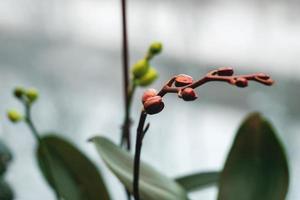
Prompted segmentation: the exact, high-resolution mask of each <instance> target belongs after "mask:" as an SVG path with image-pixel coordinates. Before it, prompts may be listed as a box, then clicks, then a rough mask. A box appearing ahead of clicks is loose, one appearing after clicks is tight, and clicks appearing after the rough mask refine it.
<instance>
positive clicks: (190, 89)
mask: <svg viewBox="0 0 300 200" xmlns="http://www.w3.org/2000/svg"><path fill="white" fill-rule="evenodd" d="M233 74H234V71H233V69H232V68H231V67H222V68H219V69H217V70H213V71H211V72H209V73H208V74H206V76H204V77H203V78H202V79H199V80H197V81H194V80H193V78H192V77H191V76H189V75H186V74H179V75H177V76H174V77H173V78H171V79H170V80H169V81H168V82H167V83H166V84H165V85H164V86H163V88H162V89H161V90H160V92H158V93H157V92H156V90H154V89H149V90H146V91H145V93H144V95H143V97H142V102H143V105H144V110H145V111H146V113H147V114H156V113H159V112H161V111H162V110H163V108H164V103H163V100H162V97H163V96H164V95H165V94H167V93H177V95H178V97H179V98H182V99H183V100H184V101H194V100H195V99H197V98H198V96H197V94H196V91H195V88H197V87H199V86H201V85H203V84H205V83H207V82H210V81H223V82H228V83H230V84H232V85H235V86H237V87H241V88H244V87H247V86H248V81H250V80H252V81H256V82H259V83H262V84H264V85H272V84H273V82H274V81H273V80H272V79H271V78H270V76H268V75H266V74H263V73H256V74H250V75H233Z"/></svg>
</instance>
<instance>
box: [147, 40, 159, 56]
mask: <svg viewBox="0 0 300 200" xmlns="http://www.w3.org/2000/svg"><path fill="white" fill-rule="evenodd" d="M161 50H162V43H160V42H153V43H152V44H151V45H150V48H149V53H150V54H152V55H155V54H159V53H160V52H161Z"/></svg>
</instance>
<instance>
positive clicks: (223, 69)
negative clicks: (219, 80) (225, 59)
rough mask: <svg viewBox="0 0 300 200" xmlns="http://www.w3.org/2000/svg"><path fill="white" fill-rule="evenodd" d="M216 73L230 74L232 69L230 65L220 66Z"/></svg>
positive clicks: (220, 74)
mask: <svg viewBox="0 0 300 200" xmlns="http://www.w3.org/2000/svg"><path fill="white" fill-rule="evenodd" d="M217 74H218V75H219V76H232V75H233V69H232V68H231V67H221V68H219V69H218V71H217Z"/></svg>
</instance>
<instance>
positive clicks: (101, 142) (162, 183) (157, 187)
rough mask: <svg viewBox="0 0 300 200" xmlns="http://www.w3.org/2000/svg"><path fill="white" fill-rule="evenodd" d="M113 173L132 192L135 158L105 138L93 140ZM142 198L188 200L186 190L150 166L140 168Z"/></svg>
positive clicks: (150, 199)
mask: <svg viewBox="0 0 300 200" xmlns="http://www.w3.org/2000/svg"><path fill="white" fill-rule="evenodd" d="M91 141H92V142H94V143H95V145H96V148H97V150H98V153H99V154H100V155H101V157H102V159H103V161H104V162H105V163H106V165H107V166H108V167H109V168H110V169H111V171H112V172H113V173H114V174H115V175H116V176H117V177H118V178H119V180H120V181H121V182H122V183H123V184H124V185H125V187H126V188H127V189H128V190H129V191H130V192H132V189H133V187H132V184H133V183H132V182H133V157H132V155H131V154H129V153H128V152H126V151H124V150H122V149H121V148H120V147H118V146H117V145H115V144H113V143H112V142H111V141H110V140H108V139H106V138H104V137H94V138H92V139H91ZM140 169H141V170H140V187H139V189H140V196H141V199H143V200H186V199H187V194H186V192H185V190H184V189H183V188H182V187H181V186H180V185H179V184H177V183H176V182H175V181H173V180H171V179H169V178H167V177H166V176H164V175H163V174H161V173H159V172H157V171H156V170H155V169H153V168H152V167H151V166H149V165H148V164H146V163H144V162H141V166H140Z"/></svg>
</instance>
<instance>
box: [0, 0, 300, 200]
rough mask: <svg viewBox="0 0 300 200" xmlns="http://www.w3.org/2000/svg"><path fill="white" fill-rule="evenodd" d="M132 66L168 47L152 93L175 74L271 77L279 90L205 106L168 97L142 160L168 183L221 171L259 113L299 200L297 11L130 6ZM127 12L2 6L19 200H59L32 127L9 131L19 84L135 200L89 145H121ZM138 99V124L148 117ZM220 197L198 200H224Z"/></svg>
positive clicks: (71, 1) (59, 3)
mask: <svg viewBox="0 0 300 200" xmlns="http://www.w3.org/2000/svg"><path fill="white" fill-rule="evenodd" d="M128 3H129V6H128V13H129V18H128V20H129V36H130V38H129V39H130V40H129V41H130V57H131V63H133V62H134V61H135V60H137V59H138V58H140V57H142V56H143V55H144V52H145V50H146V49H147V47H148V45H149V44H150V43H151V42H152V41H156V40H159V41H162V42H163V43H164V51H163V53H162V54H161V55H160V56H159V57H157V58H155V60H154V62H153V65H154V66H155V67H156V68H157V70H158V71H159V73H160V77H159V79H158V80H157V81H156V83H155V85H154V86H153V87H154V88H159V87H160V86H161V85H162V84H163V83H164V81H165V80H167V79H168V78H169V77H171V76H172V75H175V74H179V73H186V74H190V75H193V76H194V77H195V78H196V77H200V76H202V75H203V74H205V73H206V72H207V71H208V70H210V69H214V68H215V66H217V67H220V66H232V67H234V68H235V70H236V72H237V73H252V72H257V71H262V72H266V73H269V74H271V75H272V77H273V78H274V79H275V80H276V84H275V85H274V86H273V87H264V86H261V85H259V84H257V83H251V84H250V86H249V87H248V88H247V89H239V88H235V87H231V86H229V85H226V84H225V85H224V84H220V83H211V84H208V85H206V86H204V87H202V88H201V89H199V90H198V94H199V100H198V101H195V102H189V103H186V102H182V101H180V99H178V98H176V96H172V95H170V96H168V97H166V100H165V103H166V108H165V110H164V111H163V112H162V113H161V114H160V115H157V116H155V117H150V118H149V121H151V129H150V131H149V132H148V134H147V137H146V140H145V145H144V148H143V155H142V157H143V160H145V161H147V162H149V163H151V164H152V165H153V166H155V167H156V168H157V169H159V170H160V171H161V172H163V173H166V174H167V175H169V176H170V177H175V176H178V175H184V174H187V173H191V172H196V171H201V170H219V169H221V168H222V166H223V164H224V161H225V158H226V155H227V153H228V150H229V147H230V145H231V143H232V139H233V137H234V134H235V131H236V130H237V128H238V125H239V123H240V122H241V121H242V119H243V118H244V117H245V116H246V115H247V114H248V113H249V112H252V111H260V112H262V113H263V114H264V115H265V116H266V117H268V118H269V119H270V120H271V121H272V122H273V123H274V124H275V127H276V129H277V131H278V134H279V136H280V138H281V139H282V141H283V143H284V144H285V146H286V151H287V154H288V157H289V161H290V169H291V184H290V190H289V195H288V199H291V200H294V199H300V193H299V190H297V188H299V187H300V183H299V181H298V180H299V179H300V168H299V163H300V159H299V156H298V153H299V151H300V150H299V144H300V136H299V128H300V127H299V126H300V125H299V118H300V116H299V113H300V112H299V109H300V108H299V96H300V94H299V93H300V92H299V85H300V76H299V75H300V66H299V55H300V37H299V35H300V22H299V13H298V10H299V3H298V1H292V0H289V1H280V0H276V1H274V0H273V1H271V0H264V1H246V0H240V1H238V0H227V1H220V0H213V1H195V0H194V1H193V0H190V1H178V0H177V1H174V0H173V1H171V0H169V1H137V0H131V1H129V2H128ZM120 19H121V16H120V4H119V1H108V0H51V1H50V0H1V1H0V44H1V46H0V79H1V84H0V91H1V97H0V113H1V116H2V117H1V120H0V138H1V139H2V140H4V141H5V142H6V143H7V144H8V145H9V146H10V147H11V148H12V150H13V153H14V161H13V163H12V165H11V167H10V169H9V172H8V174H7V177H6V179H7V180H8V181H9V182H10V183H11V185H12V186H13V187H14V189H15V192H16V197H17V198H16V199H17V200H40V199H44V200H52V199H54V196H53V193H52V192H51V190H50V189H49V188H48V186H47V184H46V183H45V181H44V179H43V177H42V175H41V174H40V172H39V170H38V168H37V163H36V160H35V158H34V150H35V141H34V139H33V137H32V136H31V135H30V132H29V131H28V129H27V127H26V126H25V125H23V124H18V125H16V126H14V125H12V124H11V123H9V122H8V120H7V119H6V117H5V112H6V110H7V109H8V108H11V107H15V108H18V109H21V107H20V105H19V103H18V102H17V101H16V100H14V98H13V97H12V96H11V90H12V89H13V88H14V87H15V86H16V85H24V86H34V87H37V88H38V89H39V90H40V93H41V98H40V100H39V101H38V103H37V104H36V105H35V107H34V109H33V114H34V120H35V122H36V124H37V127H38V129H39V130H40V131H41V132H48V131H54V132H57V133H59V134H61V135H63V136H64V137H67V138H68V139H70V140H71V141H73V142H74V143H76V144H77V145H78V146H79V148H80V149H81V150H82V151H84V152H85V153H87V154H88V155H89V156H90V158H91V159H92V160H93V161H94V162H95V163H97V165H98V166H99V168H100V169H101V170H102V173H103V175H104V176H105V178H106V182H107V183H108V185H109V187H110V190H111V194H112V195H113V197H114V199H118V200H122V199H125V196H124V194H123V190H122V187H121V185H120V184H119V182H118V180H117V179H116V178H114V176H113V175H111V174H110V172H109V171H108V170H107V169H106V168H105V166H104V165H103V163H102V161H101V160H100V159H99V157H98V155H97V154H96V151H95V149H94V147H93V146H92V145H91V144H89V143H87V142H86V140H87V139H88V138H89V137H91V136H94V135H96V134H98V135H105V136H107V137H109V138H111V139H112V140H114V141H115V142H118V140H119V134H120V125H121V123H122V118H123V106H122V105H123V101H122V97H123V96H122V90H121V88H122V87H121V86H122V82H121V56H120V55H121V52H120V49H121V45H120V44H121V37H120V31H121V24H120ZM141 93H142V90H139V91H138V93H137V94H136V95H137V97H136V98H135V101H134V104H133V105H134V106H133V112H132V117H133V118H134V121H135V124H134V127H133V129H135V128H136V121H137V117H138V113H139V109H140V107H141V103H140V101H139V98H138V96H140V95H141ZM216 194H217V189H216V188H215V187H211V188H208V189H205V190H203V191H201V192H197V193H194V194H192V195H191V198H192V199H197V200H199V199H205V200H209V199H215V197H216Z"/></svg>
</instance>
